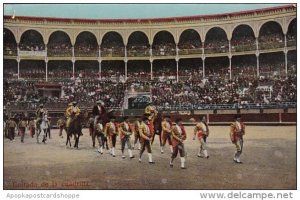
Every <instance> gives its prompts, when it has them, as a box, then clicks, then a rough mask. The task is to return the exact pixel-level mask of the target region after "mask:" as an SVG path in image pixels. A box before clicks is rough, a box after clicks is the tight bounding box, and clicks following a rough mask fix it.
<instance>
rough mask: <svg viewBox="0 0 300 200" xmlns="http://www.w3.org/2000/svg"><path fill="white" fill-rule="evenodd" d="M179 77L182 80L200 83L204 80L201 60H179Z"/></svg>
mask: <svg viewBox="0 0 300 200" xmlns="http://www.w3.org/2000/svg"><path fill="white" fill-rule="evenodd" d="M178 68H179V69H178V75H179V79H180V80H188V79H190V80H193V81H199V80H201V79H202V78H203V66H202V59H201V58H187V59H180V60H179V67H178Z"/></svg>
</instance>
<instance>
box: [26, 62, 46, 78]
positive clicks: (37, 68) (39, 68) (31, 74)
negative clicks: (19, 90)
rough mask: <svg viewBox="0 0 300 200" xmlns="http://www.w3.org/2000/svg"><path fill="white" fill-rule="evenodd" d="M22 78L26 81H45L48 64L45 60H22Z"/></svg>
mask: <svg viewBox="0 0 300 200" xmlns="http://www.w3.org/2000/svg"><path fill="white" fill-rule="evenodd" d="M20 78H22V79H26V80H36V81H39V80H45V78H46V64H45V61H43V60H21V61H20Z"/></svg>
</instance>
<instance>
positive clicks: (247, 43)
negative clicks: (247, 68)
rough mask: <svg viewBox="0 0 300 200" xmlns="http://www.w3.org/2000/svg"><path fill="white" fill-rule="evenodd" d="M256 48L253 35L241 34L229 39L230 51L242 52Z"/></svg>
mask: <svg viewBox="0 0 300 200" xmlns="http://www.w3.org/2000/svg"><path fill="white" fill-rule="evenodd" d="M251 50H256V41H255V38H254V37H251V36H242V37H238V38H232V40H231V51H232V52H242V51H251Z"/></svg>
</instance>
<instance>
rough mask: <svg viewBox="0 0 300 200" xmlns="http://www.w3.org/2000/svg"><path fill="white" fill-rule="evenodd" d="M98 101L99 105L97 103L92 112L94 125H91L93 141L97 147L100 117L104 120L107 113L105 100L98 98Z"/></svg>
mask: <svg viewBox="0 0 300 200" xmlns="http://www.w3.org/2000/svg"><path fill="white" fill-rule="evenodd" d="M96 103H97V105H95V106H94V107H93V111H92V114H93V116H94V120H93V127H90V128H91V129H92V135H91V136H92V141H93V147H95V137H96V125H97V122H98V119H102V122H103V116H104V115H105V114H106V109H105V108H104V102H103V101H101V100H98V101H97V102H96ZM104 123H105V122H104ZM102 125H103V124H102Z"/></svg>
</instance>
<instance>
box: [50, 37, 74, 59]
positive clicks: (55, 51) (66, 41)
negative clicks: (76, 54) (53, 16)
mask: <svg viewBox="0 0 300 200" xmlns="http://www.w3.org/2000/svg"><path fill="white" fill-rule="evenodd" d="M47 55H48V56H49V57H52V56H54V57H55V56H60V57H71V56H72V43H71V40H70V37H69V36H68V34H66V33H65V32H63V31H55V32H53V33H52V34H51V35H50V37H49V41H48V44H47Z"/></svg>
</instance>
